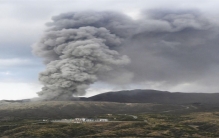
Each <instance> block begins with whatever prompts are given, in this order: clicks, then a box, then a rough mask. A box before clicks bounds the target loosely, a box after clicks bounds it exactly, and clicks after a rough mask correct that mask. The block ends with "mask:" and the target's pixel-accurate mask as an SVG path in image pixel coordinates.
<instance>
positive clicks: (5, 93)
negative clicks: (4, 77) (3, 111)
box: [0, 82, 42, 100]
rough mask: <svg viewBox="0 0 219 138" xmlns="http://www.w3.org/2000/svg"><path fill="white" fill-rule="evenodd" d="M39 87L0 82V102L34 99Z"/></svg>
mask: <svg viewBox="0 0 219 138" xmlns="http://www.w3.org/2000/svg"><path fill="white" fill-rule="evenodd" d="M41 87H42V86H41V85H40V84H38V83H14V82H0V100H3V99H7V100H17V99H27V98H33V97H36V96H37V94H36V92H37V91H40V89H41Z"/></svg>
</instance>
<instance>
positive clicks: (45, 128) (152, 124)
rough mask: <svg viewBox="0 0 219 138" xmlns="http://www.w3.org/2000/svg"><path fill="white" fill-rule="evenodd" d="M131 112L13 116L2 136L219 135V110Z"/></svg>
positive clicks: (1, 130) (4, 125)
mask: <svg viewBox="0 0 219 138" xmlns="http://www.w3.org/2000/svg"><path fill="white" fill-rule="evenodd" d="M135 116H137V117H138V118H137V120H133V118H132V117H129V116H128V115H121V114H105V115H101V116H93V118H95V117H96V118H99V117H104V118H108V119H110V120H112V121H113V120H116V121H121V122H105V123H81V124H74V123H70V124H69V123H68V124H67V123H51V122H42V121H40V120H11V121H2V122H1V124H0V136H1V137H3V136H4V137H9V138H10V137H11V138H17V137H45V138H46V137H57V138H58V137H60V138H61V137H68V138H69V137H81V138H83V137H157V138H158V137H160V138H165V137H166V138H169V137H190V138H194V137H197V138H206V137H219V112H196V113H189V114H172V113H168V114H167V113H165V114H164V113H162V114H160V113H154V114H151V113H148V114H135Z"/></svg>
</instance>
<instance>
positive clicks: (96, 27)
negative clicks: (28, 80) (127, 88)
mask: <svg viewBox="0 0 219 138" xmlns="http://www.w3.org/2000/svg"><path fill="white" fill-rule="evenodd" d="M52 20H53V21H52V22H50V23H47V25H48V27H49V29H48V30H47V31H46V32H45V35H44V36H43V37H42V39H41V40H40V41H39V42H38V43H36V44H35V45H34V46H33V53H34V54H36V55H37V56H39V57H42V58H43V59H44V62H45V64H46V69H45V71H43V72H41V73H40V75H39V80H40V82H41V83H42V84H43V85H44V87H43V88H42V91H40V92H38V95H39V97H40V98H41V99H43V100H66V99H71V98H72V95H84V94H85V92H86V89H87V88H88V87H89V85H90V84H93V83H94V82H96V81H104V82H107V83H111V84H133V83H141V82H156V83H159V82H160V83H161V82H162V83H164V84H166V85H167V84H168V85H172V86H174V85H178V84H181V83H184V82H198V83H201V82H199V81H200V80H202V82H206V81H208V80H207V79H206V80H205V81H203V79H202V78H203V77H206V76H209V75H211V73H212V70H216V69H217V68H219V66H218V65H219V56H218V52H219V46H218V43H219V39H218V32H219V31H218V25H217V24H216V23H214V22H213V21H212V20H211V19H209V18H206V17H204V16H203V15H202V14H201V13H199V12H197V11H192V10H190V11H188V10H187V11H165V10H163V11H160V10H152V11H147V12H142V14H141V18H140V19H139V20H132V19H131V18H129V17H127V16H126V15H124V14H120V13H116V12H92V11H88V12H75V13H65V14H61V15H58V16H55V17H53V18H52ZM208 79H209V78H208ZM115 80H117V81H115Z"/></svg>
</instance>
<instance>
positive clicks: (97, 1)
mask: <svg viewBox="0 0 219 138" xmlns="http://www.w3.org/2000/svg"><path fill="white" fill-rule="evenodd" d="M218 5H219V1H218V0H209V1H207V0H190V1H185V0H156V1H155V0H0V9H1V12H0V38H1V39H0V48H1V49H0V88H1V90H0V99H24V98H32V97H36V96H37V94H36V92H37V91H40V89H41V87H42V85H41V84H40V83H39V82H38V73H39V72H40V71H42V70H43V69H44V67H45V66H44V65H43V63H42V59H40V58H38V57H36V56H33V54H32V53H31V45H33V44H34V43H35V42H37V41H38V40H39V39H40V37H41V36H42V34H43V32H44V30H45V29H46V26H45V23H47V22H50V21H51V17H52V16H55V15H59V14H61V13H66V12H72V11H73V12H74V11H84V10H95V11H105V10H114V11H119V12H123V13H125V14H127V15H129V16H131V17H132V18H133V19H137V18H139V15H138V14H139V13H140V11H145V10H151V9H170V10H177V9H196V10H199V11H201V12H202V14H206V15H207V16H211V17H212V19H215V20H216V19H217V18H218V14H219V9H218ZM216 22H217V21H216ZM213 81H217V80H213ZM214 84H215V85H212V86H201V85H196V84H191V83H186V82H184V83H181V84H177V85H175V86H173V85H171V86H168V85H166V87H164V86H163V85H160V84H157V83H156V82H153V83H152V82H149V81H148V82H145V83H139V84H133V85H128V86H125V85H124V86H121V87H118V86H113V85H109V84H105V83H100V82H98V83H97V84H94V85H92V86H91V88H89V89H88V91H89V93H88V95H87V96H89V95H93V94H95V93H99V92H104V91H110V90H121V89H135V88H149V89H160V90H170V91H183V92H192V91H194V92H219V90H218V86H217V85H216V84H217V83H214Z"/></svg>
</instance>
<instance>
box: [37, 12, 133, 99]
mask: <svg viewBox="0 0 219 138" xmlns="http://www.w3.org/2000/svg"><path fill="white" fill-rule="evenodd" d="M70 15H71V16H70ZM85 15H87V18H86V17H84V16H83V13H82V14H81V15H77V14H73V13H72V14H69V15H68V14H67V15H66V14H64V15H60V16H58V17H54V18H53V23H50V26H51V28H50V29H49V30H48V31H47V32H46V33H45V35H44V37H43V38H42V39H41V40H40V41H39V42H38V43H36V44H35V45H34V46H33V52H34V54H36V55H38V56H40V57H43V58H44V59H45V63H46V69H45V71H43V72H41V73H40V75H39V80H40V82H41V83H43V85H44V87H43V88H42V91H40V92H38V95H39V97H40V99H41V100H67V99H72V98H73V97H72V96H73V95H84V94H85V90H86V89H87V88H88V87H89V85H90V84H92V83H94V82H96V81H97V80H98V78H99V77H100V76H101V77H107V76H105V75H106V72H109V71H112V70H113V69H116V68H120V67H122V66H123V65H126V64H127V63H129V59H128V57H127V56H125V55H120V54H119V53H118V52H117V51H116V50H113V49H115V47H118V46H120V45H121V43H122V41H123V38H122V37H124V35H123V34H118V35H119V36H117V34H112V33H111V32H110V31H109V30H108V29H107V28H105V27H102V26H101V25H98V24H96V23H101V22H103V21H104V20H105V17H103V16H107V15H106V13H104V14H102V13H99V14H98V13H95V14H92V15H90V14H85ZM107 18H108V17H107ZM109 24H110V22H108V25H109ZM91 25H93V26H91ZM115 30H116V29H115Z"/></svg>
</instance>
